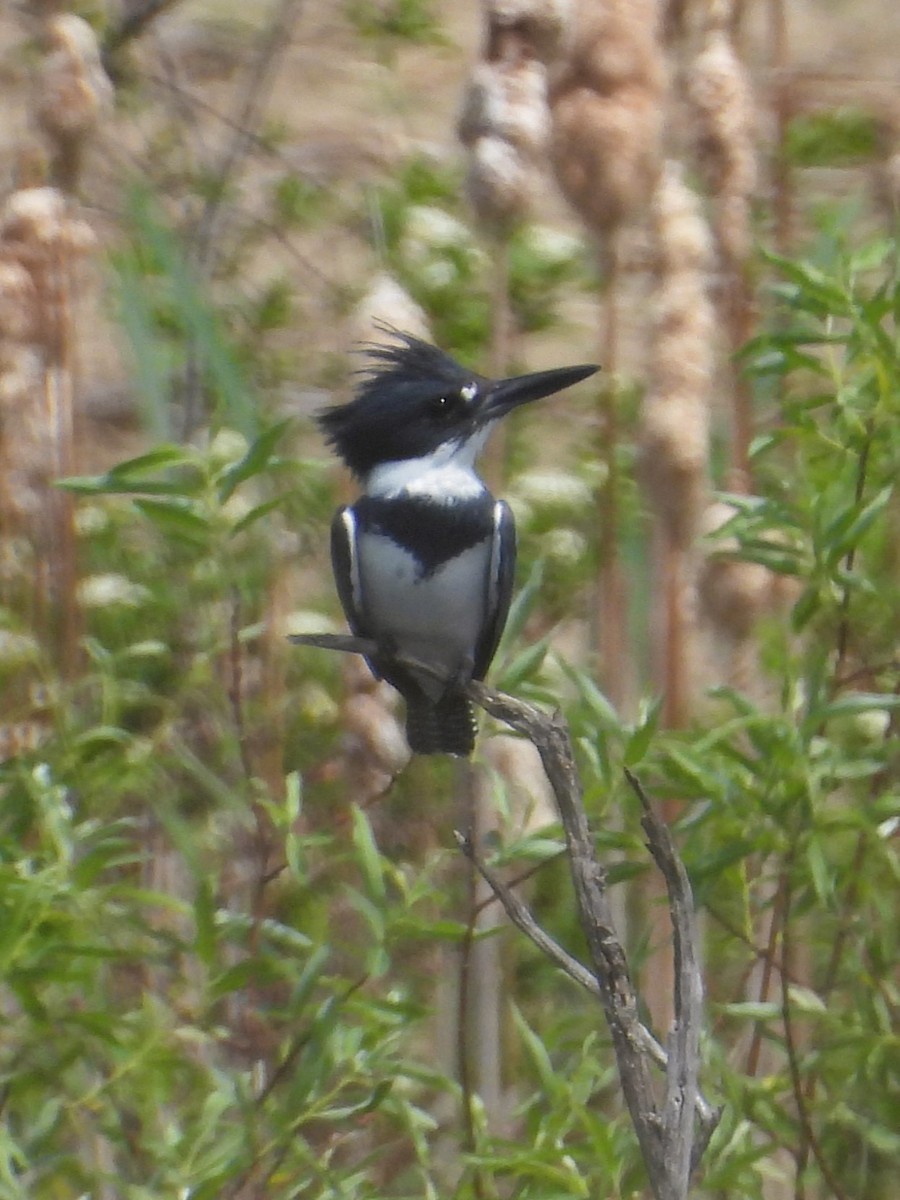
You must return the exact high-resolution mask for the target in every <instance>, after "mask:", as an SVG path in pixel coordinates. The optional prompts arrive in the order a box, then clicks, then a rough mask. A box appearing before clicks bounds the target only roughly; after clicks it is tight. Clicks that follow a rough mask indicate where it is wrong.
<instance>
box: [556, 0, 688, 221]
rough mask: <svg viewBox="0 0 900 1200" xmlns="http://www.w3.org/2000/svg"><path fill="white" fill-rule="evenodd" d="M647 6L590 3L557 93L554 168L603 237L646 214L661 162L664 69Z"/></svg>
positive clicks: (613, 0) (582, 11)
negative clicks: (646, 9) (646, 10)
mask: <svg viewBox="0 0 900 1200" xmlns="http://www.w3.org/2000/svg"><path fill="white" fill-rule="evenodd" d="M645 8H646V6H645V5H643V4H640V3H635V4H628V3H625V2H624V0H603V2H602V3H598V4H594V5H588V4H586V3H583V4H582V5H581V7H580V8H579V20H578V23H577V26H576V29H575V34H574V38H573V41H572V44H571V47H570V51H569V54H568V56H567V58H566V60H565V62H564V63H560V64H559V65H558V66H557V67H556V69H555V70H554V75H553V80H552V85H551V88H550V111H551V117H552V138H551V156H552V162H553V169H554V171H555V173H556V177H557V180H558V182H559V185H560V187H561V189H562V191H563V193H564V194H565V196H566V198H567V199H568V200H569V202H570V203H571V204H572V205H573V207H574V208H575V209H576V210H577V211H578V213H579V215H580V216H581V218H582V220H584V221H585V223H586V224H587V225H588V226H589V228H590V229H591V230H592V231H594V232H595V233H599V234H601V235H610V234H612V233H613V232H614V231H615V230H616V229H617V228H618V227H619V226H621V225H622V224H624V223H625V222H628V221H631V220H633V219H636V218H637V217H639V216H640V215H641V214H642V213H643V212H644V211H645V208H646V204H647V200H648V198H649V197H650V196H651V195H652V192H653V188H654V185H655V181H656V177H657V174H658V170H659V165H660V159H661V151H660V147H661V139H662V113H663V103H662V100H663V91H664V87H665V72H664V69H663V60H662V55H661V50H660V48H659V45H658V43H657V41H656V38H655V32H654V30H655V21H654V20H653V19H650V16H649V13H648V12H645V11H644V9H645Z"/></svg>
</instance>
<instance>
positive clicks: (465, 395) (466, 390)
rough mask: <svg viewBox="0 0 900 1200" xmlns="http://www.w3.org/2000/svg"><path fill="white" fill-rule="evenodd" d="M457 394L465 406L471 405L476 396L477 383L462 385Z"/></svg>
mask: <svg viewBox="0 0 900 1200" xmlns="http://www.w3.org/2000/svg"><path fill="white" fill-rule="evenodd" d="M459 394H460V396H461V398H462V399H463V400H465V402H466V403H467V404H471V403H472V401H473V400H474V399H475V397H476V396H477V395H478V384H477V383H465V384H463V386H462V387H461V388H460V389H459Z"/></svg>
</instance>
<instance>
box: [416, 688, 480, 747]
mask: <svg viewBox="0 0 900 1200" xmlns="http://www.w3.org/2000/svg"><path fill="white" fill-rule="evenodd" d="M475 727H476V726H475V711H474V709H473V708H472V705H471V704H470V703H469V701H468V700H467V699H466V697H465V696H463V695H462V694H461V693H460V692H450V693H448V694H447V695H445V696H442V697H441V698H440V700H428V699H426V698H425V697H422V696H416V697H414V698H410V697H407V701H406V740H407V741H408V742H409V748H410V750H412V752H413V754H459V755H463V756H467V755H469V754H471V753H472V750H473V749H474V747H475Z"/></svg>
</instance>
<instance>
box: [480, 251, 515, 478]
mask: <svg viewBox="0 0 900 1200" xmlns="http://www.w3.org/2000/svg"><path fill="white" fill-rule="evenodd" d="M491 312H492V314H493V320H492V323H491V346H490V355H489V362H490V373H491V375H492V376H493V377H494V378H495V379H502V378H503V377H504V376H506V375H508V374H509V372H510V369H511V367H510V364H511V362H512V347H513V313H512V305H511V304H510V298H509V243H508V242H507V241H504V240H501V239H498V238H495V239H493V245H492V254H491ZM508 438H509V426H508V425H507V424H506V422H505V421H501V422H500V423H499V427H498V428H497V429H495V430H494V432H493V433H492V435H491V439H490V441H489V442H488V444H487V447H486V448H485V452H484V474H485V479H486V481H487V484H488V487H490V488H491V489H498V488H500V487H501V485H502V484H503V482H504V479H505V475H506V455H507V447H508Z"/></svg>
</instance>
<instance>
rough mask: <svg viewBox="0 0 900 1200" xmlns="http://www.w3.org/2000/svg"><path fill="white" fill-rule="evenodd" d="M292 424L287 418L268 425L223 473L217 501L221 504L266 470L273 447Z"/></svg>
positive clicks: (273, 450) (291, 420)
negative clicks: (248, 480)
mask: <svg viewBox="0 0 900 1200" xmlns="http://www.w3.org/2000/svg"><path fill="white" fill-rule="evenodd" d="M292 424H293V419H292V418H290V417H288V418H287V419H286V420H284V421H277V422H276V423H275V424H274V425H270V426H269V427H268V429H264V430H263V432H262V433H261V434H260V435H259V437H258V438H256V440H255V441H254V442H253V444H252V445H251V446H250V447H249V448H248V450H247V453H246V454H245V455H244V456H243V458H241V459H240V460H239V461H238V462H236V463H234V464H233V465H232V466H230V467H229V468H228V470H227V471H225V472H224V474H223V475H222V477H221V479H220V480H219V500H220V501H221V502H222V503H223V504H224V503H225V501H226V500H227V499H228V498H229V496H231V495H232V494H233V492H234V491H235V489H236V488H237V487H239V486H240V484H242V483H244V482H245V480H247V479H250V478H251V477H252V476H254V475H259V474H261V472H263V471H264V470H265V469H266V467H267V466H268V465H269V463H270V462H271V460H272V455H273V454H274V452H275V447H276V446H277V445H278V443H279V442H280V441H281V439H282V438H283V437H284V435H285V434H286V433H287V431H288V429H290V427H291V425H292Z"/></svg>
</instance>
